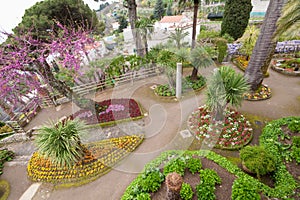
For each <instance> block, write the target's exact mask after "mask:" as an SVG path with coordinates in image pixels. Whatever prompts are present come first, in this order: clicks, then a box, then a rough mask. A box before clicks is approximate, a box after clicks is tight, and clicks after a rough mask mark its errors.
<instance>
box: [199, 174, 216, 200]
mask: <svg viewBox="0 0 300 200" xmlns="http://www.w3.org/2000/svg"><path fill="white" fill-rule="evenodd" d="M215 184H221V178H220V177H219V175H218V174H217V173H216V172H215V171H214V170H212V169H204V170H200V184H199V185H197V186H196V191H197V196H198V199H199V200H214V199H216V195H215V189H216V187H215Z"/></svg>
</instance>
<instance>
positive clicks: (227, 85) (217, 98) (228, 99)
mask: <svg viewBox="0 0 300 200" xmlns="http://www.w3.org/2000/svg"><path fill="white" fill-rule="evenodd" d="M248 90H249V85H248V83H247V81H246V79H245V78H244V76H243V75H242V74H239V73H236V72H235V71H234V69H232V68H230V67H228V66H222V67H220V68H217V69H215V70H214V72H213V75H212V76H211V77H210V79H209V81H208V84H207V91H206V105H207V106H208V107H209V108H210V109H211V110H213V111H215V113H216V119H217V120H219V119H220V117H222V113H223V111H224V109H225V108H226V107H227V105H228V104H230V105H231V106H233V107H238V106H240V105H241V102H242V100H243V94H244V93H245V92H247V91H248Z"/></svg>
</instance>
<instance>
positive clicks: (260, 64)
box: [245, 0, 284, 91]
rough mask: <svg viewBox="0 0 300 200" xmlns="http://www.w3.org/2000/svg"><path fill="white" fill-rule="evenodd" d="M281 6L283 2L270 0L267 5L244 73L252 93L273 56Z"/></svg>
mask: <svg viewBox="0 0 300 200" xmlns="http://www.w3.org/2000/svg"><path fill="white" fill-rule="evenodd" d="M283 5H284V0H272V1H270V3H269V6H268V9H267V12H266V15H265V19H264V21H263V24H262V26H261V29H260V34H259V36H258V39H257V41H256V44H255V47H254V49H253V54H252V56H251V58H250V62H249V64H248V67H247V69H246V71H245V77H246V79H247V80H248V82H249V84H250V85H251V90H252V91H256V90H257V89H258V88H259V86H260V85H261V84H262V82H263V79H264V74H265V73H266V71H267V69H268V67H269V64H270V62H271V59H272V55H273V54H274V50H275V47H276V41H274V33H275V31H276V28H277V27H276V23H277V21H278V19H279V17H280V14H281V10H282V7H283Z"/></svg>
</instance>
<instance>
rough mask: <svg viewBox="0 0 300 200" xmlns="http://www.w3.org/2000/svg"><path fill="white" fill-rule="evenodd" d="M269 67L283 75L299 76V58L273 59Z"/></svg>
mask: <svg viewBox="0 0 300 200" xmlns="http://www.w3.org/2000/svg"><path fill="white" fill-rule="evenodd" d="M271 69H273V70H274V71H277V72H279V73H282V74H285V75H290V76H300V58H278V59H273V60H272V62H271Z"/></svg>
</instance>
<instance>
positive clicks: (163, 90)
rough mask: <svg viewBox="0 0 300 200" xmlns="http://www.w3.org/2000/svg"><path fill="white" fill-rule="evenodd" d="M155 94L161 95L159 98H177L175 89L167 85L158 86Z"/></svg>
mask: <svg viewBox="0 0 300 200" xmlns="http://www.w3.org/2000/svg"><path fill="white" fill-rule="evenodd" d="M155 92H156V93H157V94H158V95H159V96H167V97H169V96H175V89H174V88H170V86H169V85H168V84H167V85H159V86H157V88H155Z"/></svg>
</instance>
